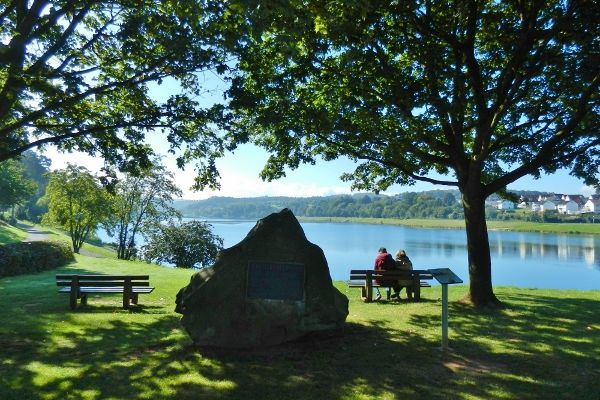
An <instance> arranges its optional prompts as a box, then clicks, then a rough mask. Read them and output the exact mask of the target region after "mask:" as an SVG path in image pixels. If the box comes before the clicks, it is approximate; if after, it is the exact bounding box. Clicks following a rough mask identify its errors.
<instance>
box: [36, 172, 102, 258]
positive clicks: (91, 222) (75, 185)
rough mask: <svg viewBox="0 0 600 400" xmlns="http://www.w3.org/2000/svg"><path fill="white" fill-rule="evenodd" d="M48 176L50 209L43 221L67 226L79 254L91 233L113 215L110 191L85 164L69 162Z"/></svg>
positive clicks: (47, 195) (62, 226)
mask: <svg viewBox="0 0 600 400" xmlns="http://www.w3.org/2000/svg"><path fill="white" fill-rule="evenodd" d="M49 176H50V179H49V182H48V187H47V188H46V197H47V200H48V212H47V213H46V214H45V215H44V216H43V218H42V222H43V223H45V224H51V225H57V226H59V227H61V228H63V229H65V230H66V231H67V232H68V233H69V236H70V237H71V242H72V245H73V251H74V252H75V253H79V249H80V248H81V246H83V243H84V242H85V241H86V240H87V239H88V238H89V236H90V234H92V233H95V231H96V228H97V227H98V225H99V224H100V223H101V222H104V221H105V220H106V219H107V218H108V216H109V215H110V212H111V207H110V199H109V197H108V192H107V191H106V190H105V189H104V188H103V187H102V186H101V185H100V182H99V179H98V178H97V177H96V176H94V175H92V173H91V172H90V171H89V170H87V169H86V168H84V167H79V166H75V165H69V166H68V167H67V168H65V169H63V170H58V171H54V172H51V173H50V174H49Z"/></svg>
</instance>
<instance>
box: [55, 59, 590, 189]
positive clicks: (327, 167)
mask: <svg viewBox="0 0 600 400" xmlns="http://www.w3.org/2000/svg"><path fill="white" fill-rule="evenodd" d="M199 78H200V79H201V80H203V87H204V88H205V89H206V92H205V93H204V94H203V95H202V103H203V104H205V105H207V106H208V105H210V104H211V103H214V102H216V101H220V100H222V97H223V91H224V89H225V86H226V83H225V82H224V81H223V80H221V79H220V78H219V77H218V76H216V74H214V73H212V72H211V71H207V72H205V73H203V74H201V75H199ZM150 90H151V92H152V96H153V97H154V98H156V99H157V100H159V101H160V100H164V99H166V98H167V97H168V96H169V95H170V94H173V93H174V92H176V91H177V90H178V87H177V85H175V84H174V83H173V82H172V81H171V82H169V81H165V82H164V83H163V84H162V85H160V86H159V85H153V86H152V87H151V88H150ZM149 142H150V143H151V145H152V147H153V148H154V149H155V151H157V152H159V153H162V154H165V155H166V154H167V150H168V146H167V142H166V141H165V140H164V139H162V137H161V135H160V134H156V135H155V136H154V137H149ZM45 155H46V156H47V157H49V158H50V159H51V160H52V168H53V169H60V168H64V167H65V166H66V164H67V162H71V163H74V164H79V165H84V166H86V167H87V168H88V169H90V170H92V171H98V170H99V169H100V168H101V167H102V165H103V162H102V160H101V159H99V158H97V157H96V158H93V157H89V156H87V155H84V154H77V153H73V154H60V153H58V152H57V151H56V150H55V148H53V147H49V148H48V149H47V150H46V153H45ZM267 157H268V153H267V152H266V151H264V150H263V149H260V148H257V147H256V146H253V145H251V144H248V145H243V146H241V147H240V148H238V149H237V150H236V151H235V153H233V154H228V155H226V156H225V157H224V158H223V159H221V160H219V161H218V162H217V167H218V169H219V172H220V174H221V178H222V179H221V190H220V191H218V192H215V191H208V190H207V191H204V192H200V193H199V192H192V191H190V190H189V188H190V187H191V186H192V184H193V177H194V171H193V168H192V166H189V167H187V168H186V169H185V170H184V171H182V170H180V169H178V168H177V167H176V165H175V160H174V159H173V157H172V156H171V157H169V156H165V160H164V162H165V164H166V166H167V167H168V168H169V169H170V170H171V171H172V172H173V173H174V174H175V180H176V183H177V185H178V186H179V187H180V188H181V189H182V190H183V192H184V195H183V198H186V199H205V198H208V197H211V196H231V197H256V196H294V197H308V196H325V195H331V194H340V193H351V191H350V183H348V182H342V181H341V180H340V179H339V177H340V175H341V174H342V173H344V172H351V171H353V170H354V163H353V162H352V161H350V160H348V159H338V160H334V161H328V162H319V163H317V164H316V165H303V166H301V167H299V168H298V169H297V170H294V171H289V173H287V176H286V177H285V178H281V179H279V180H277V181H273V182H263V181H262V180H261V179H260V178H259V177H258V174H259V172H260V170H261V169H262V167H263V166H264V164H265V162H266V160H267ZM449 188H453V187H447V186H435V185H431V184H427V183H417V184H416V185H414V186H399V185H396V186H393V187H391V188H390V189H388V191H387V192H386V193H385V194H395V193H400V192H412V191H422V190H435V189H449ZM509 189H513V190H537V191H544V192H558V193H568V194H584V195H586V196H587V195H589V194H591V193H593V190H592V188H590V187H586V186H585V185H584V184H583V182H582V181H581V180H579V179H576V178H574V177H571V176H569V175H568V172H567V171H559V172H558V173H556V174H553V175H551V176H544V177H542V178H540V179H539V180H535V179H533V178H530V177H525V178H522V179H520V180H518V181H516V182H514V183H513V184H512V185H510V186H509Z"/></svg>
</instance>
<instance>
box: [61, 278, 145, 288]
mask: <svg viewBox="0 0 600 400" xmlns="http://www.w3.org/2000/svg"><path fill="white" fill-rule="evenodd" d="M124 283H125V280H121V281H119V280H113V281H88V280H79V285H80V286H89V287H110V286H123V285H124ZM131 285H132V286H150V282H140V281H131ZM56 286H71V281H58V282H56Z"/></svg>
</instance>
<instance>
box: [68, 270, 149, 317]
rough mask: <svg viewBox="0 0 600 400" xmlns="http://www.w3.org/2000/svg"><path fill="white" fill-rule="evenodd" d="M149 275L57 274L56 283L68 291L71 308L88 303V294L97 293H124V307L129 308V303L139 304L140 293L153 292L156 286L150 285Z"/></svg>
mask: <svg viewBox="0 0 600 400" xmlns="http://www.w3.org/2000/svg"><path fill="white" fill-rule="evenodd" d="M149 279H150V276H149V275H105V274H83V275H80V274H57V275H56V285H57V286H59V287H60V289H59V290H58V291H59V293H68V294H69V295H70V297H69V305H70V307H71V309H75V308H76V306H77V300H78V299H81V304H87V295H88V294H92V293H96V294H111V293H115V294H116V293H122V294H123V308H124V309H128V308H129V304H130V303H133V304H137V302H138V294H146V293H151V292H152V291H153V290H154V287H151V286H150V283H149V282H148V280H149Z"/></svg>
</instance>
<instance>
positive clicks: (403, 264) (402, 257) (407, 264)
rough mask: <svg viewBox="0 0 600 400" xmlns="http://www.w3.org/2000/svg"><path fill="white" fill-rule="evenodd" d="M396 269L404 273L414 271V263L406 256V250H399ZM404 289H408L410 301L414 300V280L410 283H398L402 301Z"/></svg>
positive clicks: (401, 281)
mask: <svg viewBox="0 0 600 400" xmlns="http://www.w3.org/2000/svg"><path fill="white" fill-rule="evenodd" d="M396 269H399V270H404V271H410V270H412V269H413V265H412V261H410V258H408V256H407V255H406V251H404V250H398V252H397V253H396ZM403 287H406V295H407V296H408V298H409V300H412V298H413V287H412V280H410V281H403V280H399V281H398V292H397V296H398V300H400V291H401V290H402V288H403ZM394 290H395V288H394Z"/></svg>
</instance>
